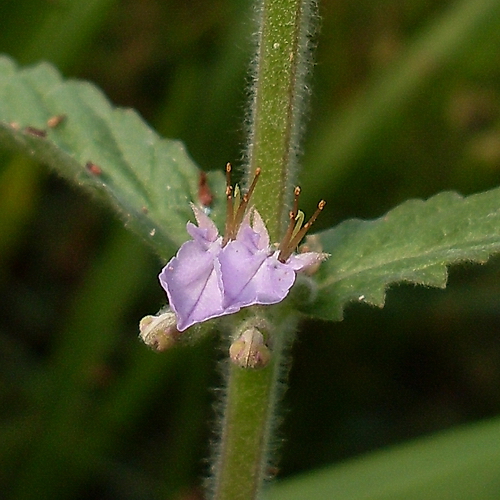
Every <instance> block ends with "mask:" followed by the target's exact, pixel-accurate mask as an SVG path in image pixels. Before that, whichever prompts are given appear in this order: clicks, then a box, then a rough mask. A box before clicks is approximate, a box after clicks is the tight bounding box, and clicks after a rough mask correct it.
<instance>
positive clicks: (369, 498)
mask: <svg viewBox="0 0 500 500" xmlns="http://www.w3.org/2000/svg"><path fill="white" fill-rule="evenodd" d="M499 464H500V420H499V419H495V420H492V421H490V422H481V423H479V424H474V425H472V426H470V427H465V428H462V429H452V430H450V431H447V432H443V433H440V434H437V435H435V436H431V437H426V438H423V439H420V440H418V441H416V442H414V443H411V444H404V445H401V446H398V447H395V448H392V449H389V450H384V451H379V452H376V453H373V454H370V455H368V456H366V457H361V458H357V459H354V460H350V461H348V462H346V463H344V464H340V465H337V466H333V467H329V468H327V469H323V470H320V471H315V472H312V473H309V474H302V475H301V476H298V477H296V478H292V479H289V480H285V481H283V482H282V483H281V484H280V483H277V484H276V485H275V486H274V487H272V488H271V489H270V491H269V492H268V495H266V496H265V498H266V499H267V500H282V499H283V500H284V499H286V500H303V499H304V498H314V499H316V498H332V499H335V500H403V499H404V500H429V499H440V500H444V499H447V500H451V499H453V500H495V499H497V498H498V492H499V489H500V479H499V478H500V465H499Z"/></svg>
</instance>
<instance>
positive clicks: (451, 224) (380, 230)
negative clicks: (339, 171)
mask: <svg viewBox="0 0 500 500" xmlns="http://www.w3.org/2000/svg"><path fill="white" fill-rule="evenodd" d="M317 236H318V237H319V239H320V242H321V244H322V247H323V251H325V252H328V253H330V254H331V256H330V258H329V259H328V260H327V261H326V262H325V263H324V264H322V265H321V268H320V271H319V273H318V276H317V277H318V284H319V290H318V295H317V299H316V301H315V302H314V303H313V304H312V305H311V306H309V307H308V308H307V313H308V314H309V315H311V316H315V317H318V318H322V319H327V320H335V321H339V320H341V319H342V317H343V309H344V307H345V306H346V304H347V303H348V302H352V301H356V302H366V303H368V304H372V305H374V306H379V307H383V305H384V302H385V292H386V289H387V287H388V286H390V285H391V284H393V283H398V282H406V283H415V284H420V285H427V286H434V287H440V288H444V287H445V286H446V281H447V277H448V272H447V266H448V265H450V264H455V263H457V262H463V261H471V262H478V263H485V262H486V261H487V260H488V258H489V257H490V256H491V255H492V254H494V253H497V252H499V251H500V188H496V189H493V190H491V191H487V192H484V193H480V194H475V195H472V196H469V197H467V198H463V197H462V196H460V195H459V194H457V193H453V192H443V193H440V194H438V195H436V196H434V197H432V198H430V199H429V200H427V201H422V200H409V201H407V202H405V203H403V204H402V205H400V206H399V207H396V208H395V209H393V210H391V211H390V212H388V213H387V214H386V215H385V216H384V217H381V218H380V219H377V220H373V221H362V220H357V219H353V220H347V221H345V222H343V223H342V224H340V225H339V226H337V227H336V228H334V229H330V230H327V231H324V232H322V233H319V234H318V235H317Z"/></svg>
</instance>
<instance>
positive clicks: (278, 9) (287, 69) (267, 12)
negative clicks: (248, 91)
mask: <svg viewBox="0 0 500 500" xmlns="http://www.w3.org/2000/svg"><path fill="white" fill-rule="evenodd" d="M259 4H260V5H259V10H258V14H259V23H260V26H259V31H258V34H257V36H258V50H257V55H256V57H255V60H254V62H253V64H254V84H253V89H252V106H251V109H250V116H249V126H250V130H249V141H248V147H247V155H248V177H249V178H251V177H252V176H253V172H255V169H256V168H258V167H260V168H261V170H262V173H261V178H260V180H259V186H258V189H257V190H256V191H255V194H254V196H253V203H254V205H255V206H256V207H257V208H258V210H259V212H260V214H261V215H262V217H263V219H264V222H265V223H266V225H267V228H268V231H269V234H270V236H271V240H273V241H276V240H278V238H279V237H280V236H282V233H283V223H286V220H287V217H286V215H287V212H288V207H289V204H290V198H291V193H292V189H293V187H294V185H293V183H294V181H295V177H296V170H297V168H296V163H297V156H298V154H299V140H300V135H301V129H302V127H301V123H300V119H301V117H302V115H303V111H304V107H305V99H304V97H305V94H306V77H307V73H308V67H309V63H310V57H309V52H310V43H309V39H310V36H311V31H312V30H311V24H312V22H311V19H312V17H313V15H312V13H313V11H314V9H313V6H314V4H313V2H312V1H311V0H262V1H261V2H259Z"/></svg>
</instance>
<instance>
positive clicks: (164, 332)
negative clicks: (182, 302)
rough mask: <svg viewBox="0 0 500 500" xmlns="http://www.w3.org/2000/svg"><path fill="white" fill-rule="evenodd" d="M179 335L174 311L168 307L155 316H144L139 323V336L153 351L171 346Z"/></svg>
mask: <svg viewBox="0 0 500 500" xmlns="http://www.w3.org/2000/svg"><path fill="white" fill-rule="evenodd" d="M179 335H180V332H179V330H177V322H176V319H175V313H174V312H173V311H171V310H170V309H169V310H167V311H166V312H164V313H163V314H158V315H156V316H144V318H142V319H141V321H140V323H139V337H141V339H142V341H143V342H144V343H145V344H146V345H147V346H149V347H151V348H152V349H154V350H155V351H159V352H161V351H166V350H167V349H169V348H171V347H172V346H173V345H174V344H175V343H176V342H177V339H178V337H179Z"/></svg>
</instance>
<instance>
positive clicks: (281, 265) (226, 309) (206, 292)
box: [159, 205, 325, 331]
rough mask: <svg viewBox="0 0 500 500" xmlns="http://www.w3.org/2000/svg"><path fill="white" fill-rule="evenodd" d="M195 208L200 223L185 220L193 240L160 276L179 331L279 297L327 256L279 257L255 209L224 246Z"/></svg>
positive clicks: (212, 226) (179, 252)
mask: <svg viewBox="0 0 500 500" xmlns="http://www.w3.org/2000/svg"><path fill="white" fill-rule="evenodd" d="M193 211H194V214H195V217H196V220H197V222H198V227H196V226H195V225H194V224H192V223H190V222H189V223H188V225H187V230H188V233H189V234H190V235H191V236H192V238H193V239H192V240H190V241H187V242H186V243H184V244H183V245H182V246H181V248H180V249H179V251H178V252H177V255H176V256H175V257H174V258H173V259H172V260H171V261H170V262H169V263H168V264H167V265H166V266H165V267H164V268H163V270H162V272H161V274H160V277H159V278H160V282H161V285H162V286H163V288H164V289H165V290H166V292H167V295H168V299H169V302H170V307H171V308H172V310H173V311H174V312H175V313H176V315H177V329H178V330H179V331H183V330H185V329H186V328H188V327H190V326H191V325H193V324H195V323H200V322H202V321H206V320H208V319H211V318H216V317H219V316H223V315H225V314H232V313H234V312H237V311H239V310H240V309H241V308H242V307H247V306H251V305H254V304H276V303H278V302H281V301H282V300H283V299H284V298H285V297H286V296H287V295H288V292H289V290H290V288H291V287H292V285H293V284H294V282H295V273H296V272H298V271H301V270H303V269H306V268H307V267H309V266H311V265H314V264H316V263H318V262H321V261H322V260H324V258H325V254H321V253H316V252H307V253H304V254H300V255H296V254H292V255H291V256H290V257H288V259H287V260H286V262H281V261H280V260H278V256H279V253H280V252H279V251H278V250H274V249H272V248H271V247H270V245H269V234H268V232H267V229H266V227H265V224H264V222H263V220H262V218H261V216H260V215H259V213H258V212H257V210H252V211H250V212H248V213H247V215H246V216H245V218H244V220H243V221H242V223H241V226H240V228H239V230H238V233H237V235H236V238H235V239H234V240H231V241H229V242H228V243H227V244H226V245H225V246H224V247H222V238H221V237H220V236H219V235H218V232H217V228H216V227H215V224H214V223H213V222H212V221H211V220H210V219H209V218H208V217H207V216H206V215H205V214H204V213H203V212H202V211H201V210H199V209H198V208H196V207H195V206H194V205H193ZM252 216H253V221H252V224H251V223H250V219H251V217H252Z"/></svg>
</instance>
